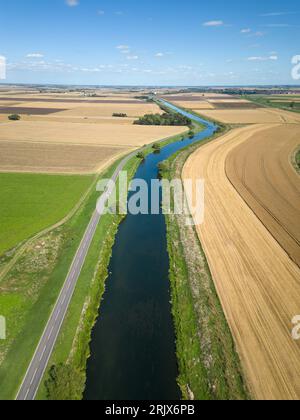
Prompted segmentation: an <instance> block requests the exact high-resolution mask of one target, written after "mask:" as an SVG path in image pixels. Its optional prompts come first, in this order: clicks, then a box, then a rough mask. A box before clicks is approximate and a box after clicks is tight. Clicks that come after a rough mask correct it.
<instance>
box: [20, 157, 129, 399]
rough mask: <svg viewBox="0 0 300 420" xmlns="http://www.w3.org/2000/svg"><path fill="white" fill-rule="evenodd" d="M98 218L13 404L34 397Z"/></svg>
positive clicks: (97, 218) (101, 204)
mask: <svg viewBox="0 0 300 420" xmlns="http://www.w3.org/2000/svg"><path fill="white" fill-rule="evenodd" d="M136 153H137V152H136V151H134V152H132V153H131V154H130V155H128V156H126V157H125V158H124V159H123V160H122V162H121V163H120V164H119V166H118V167H117V169H116V170H115V172H114V174H113V176H112V178H111V179H112V180H113V181H117V179H118V176H119V174H120V172H121V171H122V170H123V169H124V167H125V165H126V164H127V162H128V161H129V160H130V159H131V158H132V157H133V156H135V155H136ZM112 192H113V188H108V189H107V190H106V191H105V192H104V193H103V194H102V195H101V197H100V199H99V205H98V209H99V208H103V207H104V205H105V204H106V202H107V200H108V199H109V197H110V195H111V194H112ZM101 217H102V214H101V213H98V211H97V210H95V212H94V214H93V216H92V218H91V221H90V223H89V225H88V227H87V229H86V231H85V234H84V236H83V239H82V241H81V243H80V246H79V248H78V250H77V252H76V255H75V257H74V260H73V262H72V265H71V268H70V271H69V273H68V276H67V278H66V280H65V283H64V285H63V288H62V290H61V292H60V295H59V297H58V300H57V302H56V304H55V307H54V309H53V312H52V314H51V316H50V318H49V321H48V323H47V325H46V328H45V330H44V332H43V335H42V338H41V340H40V342H39V344H38V347H37V349H36V352H35V354H34V356H33V359H32V360H31V363H30V365H29V368H28V370H27V372H26V375H25V378H24V380H23V383H22V385H21V387H20V390H19V392H18V395H17V397H16V399H17V400H21V401H24V400H28V401H31V400H34V399H35V397H36V394H37V391H38V388H39V386H40V383H41V381H42V378H43V376H44V373H45V370H46V368H47V365H48V362H49V359H50V357H51V354H52V351H53V348H54V346H55V343H56V340H57V337H58V335H59V332H60V329H61V326H62V324H63V321H64V318H65V316H66V313H67V311H68V308H69V305H70V302H71V299H72V296H73V293H74V290H75V287H76V284H77V280H78V278H79V276H80V273H81V270H82V267H83V265H84V262H85V259H86V256H87V254H88V251H89V248H90V245H91V243H92V240H93V238H94V235H95V232H96V229H97V226H98V224H99V221H100V219H101Z"/></svg>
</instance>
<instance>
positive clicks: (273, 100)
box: [246, 95, 300, 112]
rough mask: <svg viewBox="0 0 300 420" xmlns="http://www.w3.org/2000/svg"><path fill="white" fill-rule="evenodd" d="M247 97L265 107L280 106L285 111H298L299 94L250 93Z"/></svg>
mask: <svg viewBox="0 0 300 420" xmlns="http://www.w3.org/2000/svg"><path fill="white" fill-rule="evenodd" d="M246 97H247V96H246ZM247 98H248V99H249V100H250V101H252V102H253V103H255V104H259V105H262V106H265V107H269V108H280V109H283V110H286V111H292V112H300V96H298V95H279V96H277V95H266V96H262V95H252V96H248V97H247Z"/></svg>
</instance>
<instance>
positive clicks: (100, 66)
mask: <svg viewBox="0 0 300 420" xmlns="http://www.w3.org/2000/svg"><path fill="white" fill-rule="evenodd" d="M0 40H1V41H0V55H1V56H4V57H6V60H7V79H6V82H8V83H11V82H12V83H62V84H66V83H68V84H99V85H113V84H117V85H178V86H179V85H188V86H193V85H194V86H198V85H224V84H226V85H249V84H297V83H299V81H298V82H295V81H294V80H293V79H292V77H291V70H292V64H291V60H292V57H293V56H295V55H300V42H299V40H300V2H299V0H285V1H283V0H264V1H259V0H247V1H241V0H227V1H224V0H211V1H199V0H185V1H178V0H160V1H159V0H152V1H149V2H148V1H144V0H14V1H11V0H0Z"/></svg>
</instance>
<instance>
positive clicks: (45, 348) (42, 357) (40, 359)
mask: <svg viewBox="0 0 300 420" xmlns="http://www.w3.org/2000/svg"><path fill="white" fill-rule="evenodd" d="M46 348H47V347H46V346H45V347H44V350H43V353H42V355H41V357H40V362H41V361H42V358H43V357H44V354H45V351H46Z"/></svg>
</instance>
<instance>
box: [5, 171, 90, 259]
mask: <svg viewBox="0 0 300 420" xmlns="http://www.w3.org/2000/svg"><path fill="white" fill-rule="evenodd" d="M92 180H93V177H91V176H48V175H33V174H0V200H1V206H0V225H1V235H0V256H1V255H2V254H3V253H4V252H6V251H8V250H9V249H11V248H13V247H15V246H16V245H18V244H19V243H20V242H23V241H24V240H25V239H27V238H29V237H31V236H33V235H34V234H36V233H38V232H40V231H41V230H43V229H45V228H47V227H49V226H51V225H54V224H55V223H56V222H58V221H60V220H61V219H63V218H64V217H65V216H66V215H67V214H68V213H69V212H70V211H71V210H72V208H73V207H74V206H75V205H76V203H77V202H78V201H79V200H80V198H81V196H82V195H83V194H84V193H85V192H86V191H87V189H88V188H89V187H90V186H91V183H92Z"/></svg>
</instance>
